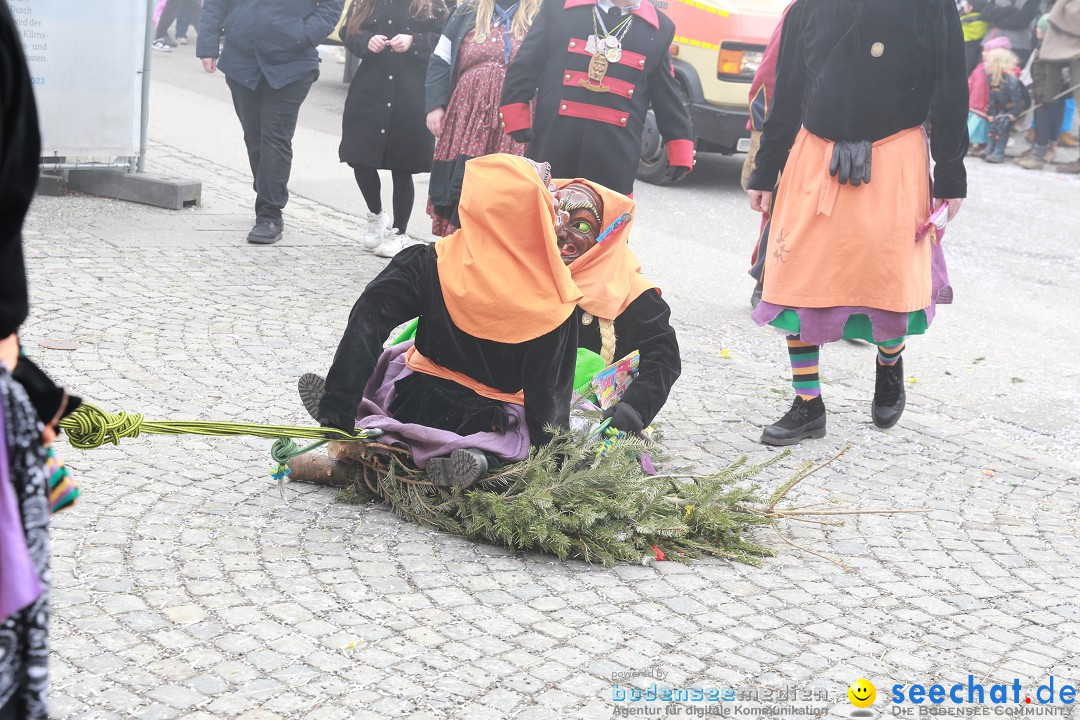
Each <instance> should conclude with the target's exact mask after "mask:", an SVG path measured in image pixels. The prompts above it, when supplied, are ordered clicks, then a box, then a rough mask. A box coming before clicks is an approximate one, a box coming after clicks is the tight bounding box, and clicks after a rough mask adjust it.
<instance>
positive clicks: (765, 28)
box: [637, 0, 790, 184]
mask: <svg viewBox="0 0 1080 720" xmlns="http://www.w3.org/2000/svg"><path fill="white" fill-rule="evenodd" d="M789 1H790V0H652V3H653V5H655V6H656V7H657V8H659V9H660V10H662V11H663V12H665V13H666V14H667V16H668V17H670V18H671V19H672V20H673V21H674V22H675V40H674V43H673V44H672V46H671V62H672V67H673V69H674V71H675V78H676V79H677V80H678V81H679V86H680V87H681V88H682V92H683V97H684V98H685V100H686V105H687V109H688V110H689V111H690V117H691V119H692V120H693V122H694V135H695V140H696V147H697V150H698V151H699V152H719V153H724V154H725V155H731V154H733V153H736V152H746V149H747V148H748V147H749V145H750V133H749V131H747V129H746V123H747V120H748V118H749V109H748V105H749V103H748V100H747V95H748V94H749V91H750V82H751V81H752V80H753V79H754V73H755V72H756V71H757V69H758V66H759V65H760V64H761V59H762V56H763V55H764V53H765V45H766V44H768V42H769V37H770V36H771V35H772V33H773V30H774V29H775V28H776V26H777V24H778V23H779V22H780V17H781V15H782V14H783V12H784V8H785V7H787V5H788V2H789ZM637 176H638V177H639V178H640V179H642V180H644V181H646V182H651V183H658V184H665V183H666V182H667V177H668V162H667V153H666V152H665V150H664V139H663V138H662V137H661V136H660V133H659V131H658V130H657V129H656V121H655V119H654V118H653V117H652V111H650V112H649V116H648V118H646V121H645V132H644V133H643V134H642V138H641V160H640V162H639V163H638V172H637Z"/></svg>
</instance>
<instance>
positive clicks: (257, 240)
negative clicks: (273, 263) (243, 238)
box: [247, 233, 283, 245]
mask: <svg viewBox="0 0 1080 720" xmlns="http://www.w3.org/2000/svg"><path fill="white" fill-rule="evenodd" d="M282 235H283V233H278V234H277V235H275V236H274V237H272V238H268V237H261V236H258V235H248V236H247V241H248V242H249V243H251V244H252V245H273V244H274V243H276V242H277V241H278V240H280V239H281V238H282Z"/></svg>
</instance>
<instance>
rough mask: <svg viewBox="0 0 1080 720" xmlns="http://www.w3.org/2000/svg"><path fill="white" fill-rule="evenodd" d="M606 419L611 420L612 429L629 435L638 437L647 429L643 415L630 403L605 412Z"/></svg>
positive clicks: (614, 406)
mask: <svg viewBox="0 0 1080 720" xmlns="http://www.w3.org/2000/svg"><path fill="white" fill-rule="evenodd" d="M604 417H605V418H611V427H613V428H615V429H616V430H622V431H623V432H624V433H627V434H628V435H637V434H638V433H640V432H641V431H642V430H644V429H645V421H644V420H642V419H641V414H640V413H639V412H638V411H637V410H635V409H634V408H633V406H631V405H630V404H629V403H625V402H620V403H616V404H614V405H612V406H611V407H609V408H608V409H607V410H605V411H604Z"/></svg>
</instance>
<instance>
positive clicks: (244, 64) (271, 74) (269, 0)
mask: <svg viewBox="0 0 1080 720" xmlns="http://www.w3.org/2000/svg"><path fill="white" fill-rule="evenodd" d="M344 6H345V0H206V3H205V5H204V6H203V11H202V19H201V21H200V23H199V42H198V45H197V47H196V52H195V54H196V55H198V56H199V57H201V58H216V57H218V52H219V48H220V43H221V36H222V35H224V36H225V46H224V48H221V50H220V55H221V61H220V63H219V65H220V67H221V71H222V72H223V73H225V75H227V76H228V77H229V78H230V79H231V80H233V81H234V82H238V83H240V84H241V85H244V86H246V87H249V88H251V89H252V90H254V89H255V88H257V87H258V86H259V83H260V81H261V80H262V79H263V78H264V77H265V78H266V82H267V83H269V84H270V86H271V87H273V88H282V87H285V86H286V85H289V84H290V83H293V82H296V81H297V80H299V79H300V78H302V77H305V76H306V75H309V74H311V73H313V72H314V73H316V74H317V73H318V70H319V52H318V50H316V48H317V47H318V46H319V44H320V43H322V42H323V40H325V39H326V36H327V35H329V34H330V32H331V31H332V30H333V29H334V26H335V25H336V24H337V21H338V19H339V18H340V17H341V11H342V9H343V8H344Z"/></svg>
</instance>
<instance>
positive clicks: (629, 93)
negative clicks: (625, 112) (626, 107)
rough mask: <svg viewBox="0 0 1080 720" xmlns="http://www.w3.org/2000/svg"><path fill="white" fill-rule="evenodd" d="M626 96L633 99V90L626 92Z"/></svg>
mask: <svg viewBox="0 0 1080 720" xmlns="http://www.w3.org/2000/svg"><path fill="white" fill-rule="evenodd" d="M626 94H627V95H629V96H630V97H634V91H633V90H627V91H626Z"/></svg>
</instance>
